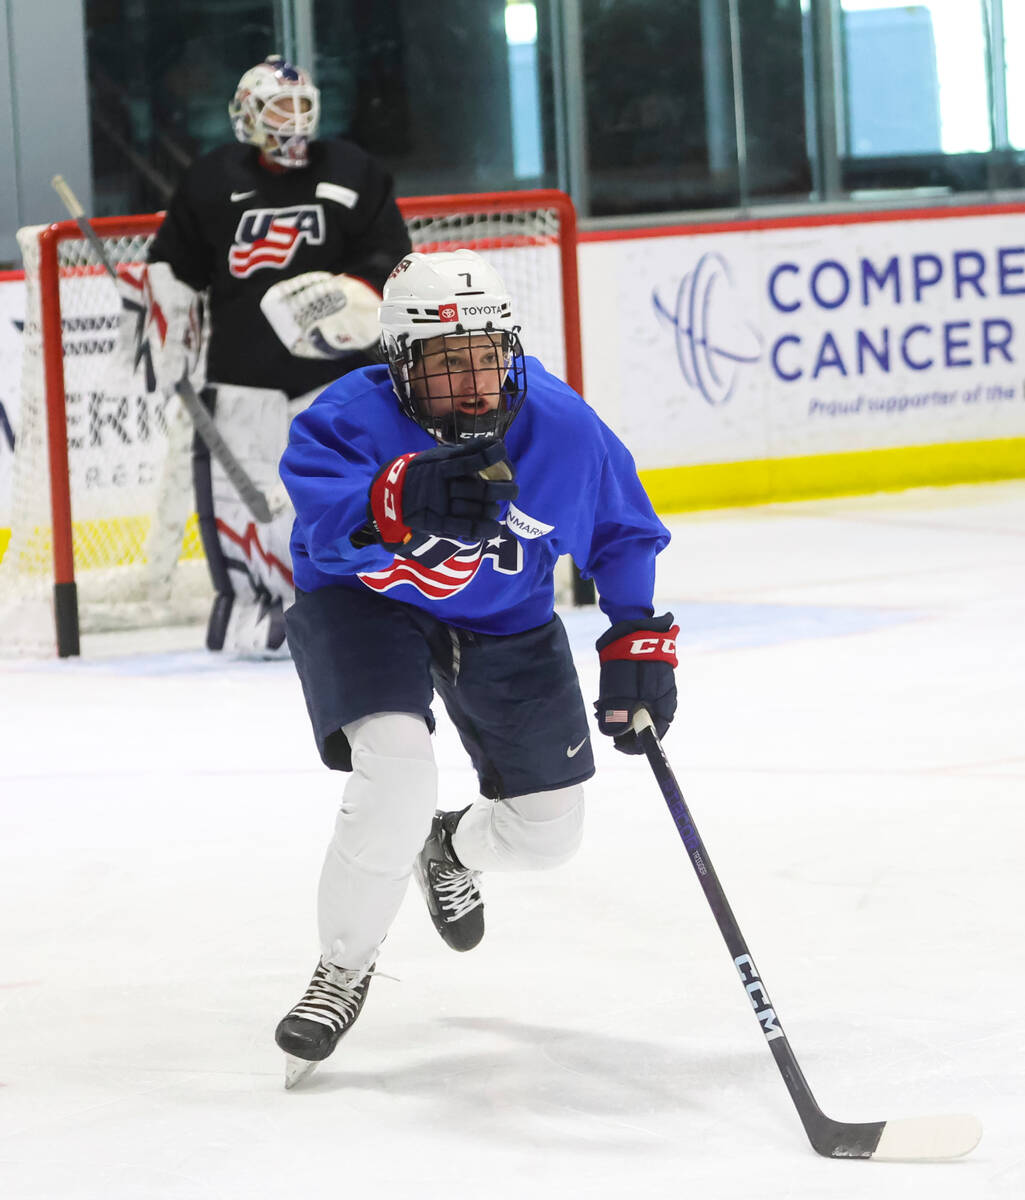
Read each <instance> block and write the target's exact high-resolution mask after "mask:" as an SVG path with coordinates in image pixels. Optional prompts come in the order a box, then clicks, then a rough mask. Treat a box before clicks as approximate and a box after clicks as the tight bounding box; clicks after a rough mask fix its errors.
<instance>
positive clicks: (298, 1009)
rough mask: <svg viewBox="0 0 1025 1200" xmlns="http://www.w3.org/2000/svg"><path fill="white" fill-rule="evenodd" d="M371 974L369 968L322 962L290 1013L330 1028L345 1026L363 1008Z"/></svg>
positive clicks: (342, 1027)
mask: <svg viewBox="0 0 1025 1200" xmlns="http://www.w3.org/2000/svg"><path fill="white" fill-rule="evenodd" d="M367 976H368V972H366V971H346V970H345V969H344V968H343V967H336V966H334V964H332V963H321V964H320V965H319V966H318V967H317V969H316V970H315V971H314V972H313V978H312V979H311V980H310V985H309V987H308V988H307V989H306V993H305V995H304V996H303V998H302V999H301V1000H300V1001H299V1003H298V1004H297V1005H296V1006H295V1007H294V1008H293V1009H292V1011H291V1012H290V1013H289V1016H291V1017H305V1018H306V1020H308V1021H317V1022H318V1023H319V1024H321V1025H327V1026H328V1028H329V1029H344V1028H345V1027H346V1026H347V1025H349V1024H350V1023H351V1022H352V1021H354V1020H355V1018H356V1014H357V1013H358V1012H359V1006H360V1002H361V1000H362V997H363V993H364V992H365V991H366V983H367Z"/></svg>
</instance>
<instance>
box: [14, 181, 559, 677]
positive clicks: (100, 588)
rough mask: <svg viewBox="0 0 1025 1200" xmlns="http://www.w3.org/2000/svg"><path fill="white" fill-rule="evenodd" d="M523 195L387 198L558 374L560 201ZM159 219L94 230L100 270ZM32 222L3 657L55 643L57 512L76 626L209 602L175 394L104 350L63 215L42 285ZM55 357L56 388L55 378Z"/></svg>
mask: <svg viewBox="0 0 1025 1200" xmlns="http://www.w3.org/2000/svg"><path fill="white" fill-rule="evenodd" d="M528 195H529V194H528V193H510V194H509V196H508V197H507V198H506V199H505V201H504V202H503V197H501V196H497V197H496V196H489V197H445V198H442V199H439V198H428V199H411V200H402V201H400V205H401V207H402V211H403V215H404V217H405V219H406V222H407V225H408V227H409V231H410V236H411V239H412V242H413V245H414V248H415V249H418V250H423V251H425V252H430V251H435V250H450V249H456V248H458V247H460V246H466V247H469V248H470V249H474V250H477V251H478V252H480V253H482V254H484V255H485V256H486V257H487V258H488V259H489V260H490V261H491V262H493V263H494V264H495V266H496V267H497V268H498V270H499V271H500V273H501V274H502V275H503V277H504V278H505V280H506V282H507V284H508V286H509V289H510V292H511V294H512V296H513V298H514V301H515V303H516V305H517V309H518V313H519V320H520V321H521V324H522V327H523V328H522V341H523V346H524V350H525V352H526V353H527V354H530V355H536V356H537V357H538V358H540V359H541V360H542V362H544V364H545V366H546V367H548V369H549V370H552V371H554V372H555V373H556V374H559V375H562V376H563V377H565V376H566V374H567V369H568V367H569V366H570V363H569V362H568V359H572V355H568V353H567V341H566V335H565V319H564V318H565V314H566V312H567V306H566V301H565V300H564V282H565V281H564V271H563V262H564V259H563V257H562V255H563V251H564V241H565V233H566V229H565V218H564V216H563V211H564V210H561V209H560V207H559V205H558V204H556V205H551V204H547V203H539V204H537V205H535V206H533V207H526V206H524V198H525V197H527V196H528ZM571 211H572V210H571V209H570V212H571ZM159 221H160V218H159V217H158V216H153V217H152V218H138V217H135V218H127V219H126V223H128V222H130V223H131V231H130V232H128V231H120V227H118V231H117V232H113V231H112V228H113V227H115V226H117V222H116V220H115V219H106V220H98V221H96V222H94V227H95V228H96V230H97V232H98V233H99V234H100V236H101V240H102V242H103V245H104V249H105V251H106V253H107V256H108V258H109V260H110V261H111V262H112V263H113V264H114V265H115V267H133V266H138V265H139V264H141V263H143V262H144V261H145V258H146V250H147V247H148V245H149V242H150V241H151V239H152V237H153V235H154V233H155V232H156V229H157V228H158V227H159ZM44 228H46V227H43V226H39V227H31V228H26V229H22V230H21V231H19V234H18V241H19V245H20V247H21V251H22V256H23V260H24V265H25V282H26V319H25V330H24V347H23V360H22V362H23V366H22V383H21V411H20V419H19V422H18V427H17V429H16V430H15V432H16V446H15V456H14V466H13V479H12V484H11V521H10V532H9V542H8V545H7V548H6V551H5V552H3V557H2V560H0V655H2V656H9V655H12V654H32V655H39V654H53V653H54V652H55V650H56V651H57V652H58V653H68V652H69V651H68V650H67V649H64V648H61V647H60V646H58V645H57V643H56V640H55V637H56V635H55V618H54V582H55V566H54V543H55V538H56V539H57V540H58V542H59V540H60V538H61V536H62V535H61V529H62V528H63V527H64V526H65V525H66V524H68V518H69V517H70V528H71V531H72V538H71V542H72V547H73V563H74V584H75V588H74V592H75V593H77V624H78V627H79V628H80V629H81V631H82V632H83V633H89V632H98V631H102V630H112V629H128V628H140V627H145V626H149V625H166V624H172V623H176V622H181V621H183V620H199V619H202V617H203V616H205V614H206V612H207V610H208V606H209V600H210V587H209V584H208V582H207V578H206V569H205V563H204V562H203V559H202V550H201V546H200V541H199V536H198V531H197V528H196V521H195V517H194V515H193V509H192V486H191V462H190V447H191V441H192V426H191V423H190V421H189V419H188V417H187V415H186V414H185V413H184V412H183V410H182V408H181V406H180V403H179V401H178V400H177V398H176V397H174V398H170V399H168V398H165V397H162V396H158V395H147V394H145V393H140V392H139V391H138V384H137V382H136V381H135V379H134V377H132V376H131V375H130V373H129V370H128V367H127V364H126V363H124V362H122V356H121V355H119V354H118V353H117V336H118V314H119V311H120V299H119V297H118V293H117V289H116V287H115V285H114V282H113V280H112V279H111V278H110V276H109V275H108V273H107V272H106V271H105V269H104V267H103V265H102V264H101V263H100V261H99V259H98V257H97V255H96V253H95V251H94V250H93V248H92V247H91V245H90V244H89V242H88V241H87V240H85V239H84V238H83V237H82V236H81V234H80V232H79V231H78V230H77V228H76V227H75V226H74V224H73V223H71V222H69V223H66V224H65V225H63V226H61V230H62V234H61V238H60V239H59V240H58V241H57V250H56V253H57V266H56V277H57V286H56V287H54V288H50V287H47V286H42V285H41V280H40V266H41V253H40V233H41V232H42V231H43V230H44ZM573 252H574V253H575V245H574V246H573ZM43 274H44V276H45V274H46V272H45V271H44V272H43ZM572 284H573V286H574V288H575V278H574V279H573V280H572ZM574 303H575V293H574ZM572 311H575V309H574V310H572ZM47 314H48V317H49V329H50V332H51V338H50V340H51V341H52V340H54V338H53V330H54V329H59V330H60V337H59V340H60V343H61V344H60V349H59V351H58V352H55V351H54V350H53V348H52V347H51V350H50V352H49V358H47V336H46V334H45V330H44V326H45V325H46V324H47V321H46V320H45V319H44V317H45V316H46V315H47ZM55 353H56V359H57V361H58V362H59V365H60V368H62V370H63V383H62V385H61V386H58V385H57V384H55V382H54V375H55V368H54V360H55ZM46 362H48V363H49V366H48V370H47V369H44V363H46ZM570 374H571V378H572V372H570ZM48 375H49V383H48ZM48 391H49V396H48ZM61 399H62V400H63V409H64V422H63V437H64V438H65V439H66V447H67V453H66V458H67V467H66V470H65V469H64V468H63V467H62V466H59V478H58V479H57V486H56V487H54V488H51V478H50V475H51V471H50V463H51V459H52V457H53V456H52V449H51V446H50V439H49V431H50V429H51V428H52V430H53V432H54V434H55V436H56V437H57V438H58V439H60V438H61V436H62V429H61V424H62V423H61V422H60V421H59V420H58V415H59V412H58V410H59V408H60V400H61ZM55 414H57V415H55ZM55 461H58V463H61V462H62V461H63V456H62V455H57V457H56V459H55ZM58 548H59V547H58ZM0 550H2V531H0ZM58 557H60V556H59V554H58ZM66 597H67V593H66V592H65V599H64V601H63V602H64V603H66ZM70 652H71V653H74V652H76V651H74V650H72V651H70Z"/></svg>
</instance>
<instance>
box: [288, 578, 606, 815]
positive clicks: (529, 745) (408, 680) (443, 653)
mask: <svg viewBox="0 0 1025 1200" xmlns="http://www.w3.org/2000/svg"><path fill="white" fill-rule="evenodd" d="M285 627H286V629H287V634H288V645H289V648H290V649H291V652H292V659H293V661H294V662H295V666H296V670H297V671H298V672H299V679H300V681H301V683H302V688H303V695H304V696H305V698H306V708H307V710H308V712H309V714H310V721H311V722H312V724H313V732H314V736H315V737H316V741H317V749H318V750H319V751H320V756H321V758H322V759H323V760H324V762H325V763H326V764H327V766H329V767H331V768H332V769H333V770H339V771H351V770H352V756H351V753H350V749H349V743H348V741H347V739H346V737H345V735H344V733H342V730H341V727H342V726H343V725H347V724H349V722H351V721H356V720H358V719H359V718H360V717H366V716H369V715H370V714H371V713H379V712H406V713H417V714H419V715H420V716H422V717H423V718H424V720H425V721H426V722H427V726H428V728H429V729H430V730H432V731H433V730H434V715H433V713H432V712H431V702H432V700H433V697H434V693H435V691H436V692H437V693H438V695H440V696H441V698H442V701H443V702H444V704H445V708H446V710H447V712H448V714H449V716H450V717H451V719H452V722H453V724H454V725H455V727H456V729H457V730H458V732H459V736H460V738H461V740H462V743H463V746H464V747H465V748H466V751H467V753H468V754H469V755H470V758H471V760H472V761H473V765H474V768H475V770H476V772H477V777H478V779H479V781H480V790H481V794H482V795H484V796H487V797H488V798H489V799H503V798H504V799H511V798H512V797H514V796H522V795H526V794H527V793H528V792H546V791H552V790H554V789H555V788H562V787H568V786H569V785H570V784H574V783H581V782H583V780H585V779H590V777H591V776H592V775H593V774H594V759H593V757H592V755H591V743H590V730H589V728H588V724H587V713H586V711H585V709H584V702H583V698H582V696H581V694H580V684H579V682H578V680H577V673H576V668H575V666H574V665H573V656H572V654H571V653H570V648H569V641H568V639H567V637H566V631H565V629H564V628H563V625H562V622H561V621H560V620H559V618H558V617H553V618H552V619H551V621H549V622H548V623H547V624H546V625H541V626H539V627H538V628H537V629H528V630H526V631H525V632H523V633H513V634H507V635H504V636H495V635H491V634H482V633H472V632H470V631H468V630H465V629H456V628H455V627H454V626H452V625H446V624H445V623H444V622H443V621H439V620H438V619H437V618H436V617H433V616H431V615H430V614H429V613H425V612H423V611H421V610H420V609H418V608H414V607H412V606H411V605H408V604H402V603H401V602H400V601H397V600H392V599H390V598H389V597H387V596H381V595H378V594H376V593H372V592H369V591H367V592H362V591H356V590H354V589H352V588H347V587H336V588H320V589H318V590H317V591H315V592H301V591H298V590H297V592H296V601H295V604H294V605H293V606H292V607H291V608H290V609H288V610H287V612H286V613H285Z"/></svg>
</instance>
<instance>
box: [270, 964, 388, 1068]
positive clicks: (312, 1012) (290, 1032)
mask: <svg viewBox="0 0 1025 1200" xmlns="http://www.w3.org/2000/svg"><path fill="white" fill-rule="evenodd" d="M373 972H374V968H373V965H371V966H370V968H369V970H367V971H362V972H361V971H347V970H345V968H344V967H336V966H334V964H332V963H325V962H320V963H318V964H317V969H316V970H315V971H314V972H313V978H312V979H311V980H310V985H309V987H308V988H307V989H306V992H305V994H304V995H303V998H302V999H301V1000H300V1001H299V1003H298V1004H296V1005H295V1006H294V1007H293V1008H292V1009H291V1010H290V1011H289V1012H288V1013H287V1014H286V1015H285V1016H284V1017H282V1019H281V1021H280V1022H279V1023H278V1027H277V1029H276V1030H275V1031H274V1040H275V1041H276V1042H277V1044H278V1046H279V1047H280V1048H281V1049H282V1050H284V1052H285V1054H286V1056H287V1061H286V1064H285V1087H286V1088H293V1087H295V1085H296V1084H297V1083H298V1082H299V1081H300V1080H301V1079H305V1078H306V1077H307V1076H308V1075H310V1074H311V1073H312V1071H313V1070H314V1068H315V1067H316V1066H317V1064H318V1063H320V1062H323V1060H324V1059H325V1058H327V1057H328V1056H329V1055H330V1054H331V1053H333V1051H334V1049H335V1047H336V1046H337V1045H338V1042H339V1041H340V1040H341V1038H342V1037H343V1036H344V1035H345V1034H346V1033H348V1031H349V1029H350V1028H351V1027H352V1025H353V1023H354V1022H355V1020H356V1018H357V1017H358V1016H359V1014H360V1011H361V1010H362V1008H363V1002H364V1001H365V1000H366V998H367V991H368V989H369V987H370V978H371V976H372V975H373Z"/></svg>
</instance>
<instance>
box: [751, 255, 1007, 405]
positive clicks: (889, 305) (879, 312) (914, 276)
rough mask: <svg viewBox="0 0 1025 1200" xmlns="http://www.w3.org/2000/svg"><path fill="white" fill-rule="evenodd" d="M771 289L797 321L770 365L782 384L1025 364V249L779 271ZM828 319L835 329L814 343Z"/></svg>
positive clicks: (793, 265)
mask: <svg viewBox="0 0 1025 1200" xmlns="http://www.w3.org/2000/svg"><path fill="white" fill-rule="evenodd" d="M766 287H767V292H768V300H769V303H770V304H771V306H772V308H773V309H774V310H775V311H776V312H777V313H780V314H782V315H783V316H784V318H792V319H793V321H794V327H793V328H788V329H785V331H784V332H782V333H779V334H778V335H777V336H776V337H775V338H774V340H773V342H772V348H771V351H770V355H769V358H770V362H771V365H772V370H773V372H774V374H775V375H776V377H777V378H778V379H780V380H781V381H782V382H784V383H796V382H797V381H799V380H808V379H820V378H833V379H837V378H840V377H844V376H865V375H888V374H890V373H891V372H894V373H897V372H899V373H903V372H905V371H907V370H911V371H928V370H930V369H941V370H942V369H950V368H957V367H986V366H1001V365H1006V364H1012V363H1016V362H1017V361H1019V353H1018V349H1017V344H1016V343H1017V329H1016V324H1015V321H1014V320H1013V319H1012V316H1011V314H1012V313H1014V311H1015V309H1017V308H1020V305H1021V301H1020V300H1019V299H1018V297H1021V296H1023V295H1025V246H1000V247H995V248H990V249H987V250H973V249H954V250H950V251H948V252H946V253H943V254H938V253H932V252H924V253H908V254H893V255H890V256H889V257H885V258H884V257H882V256H880V257H879V258H871V257H868V256H859V257H858V258H856V259H853V260H849V261H842V260H841V259H839V258H824V259H821V260H820V261H818V262H815V263H813V264H811V265H810V266H809V265H803V264H800V263H797V262H778V263H776V264H775V265H774V266H773V267H772V269H771V271H770V272H769V275H768V278H767V283H766ZM824 316H826V317H829V318H830V325H831V328H828V329H826V330H825V331H824V332H823V331H821V329H819V331H817V332H815V333H813V334H812V333H809V332H808V330H809V328H810V327H813V326H819V327H820V326H821V323H822V318H823V317H824ZM810 318H811V319H810Z"/></svg>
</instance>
